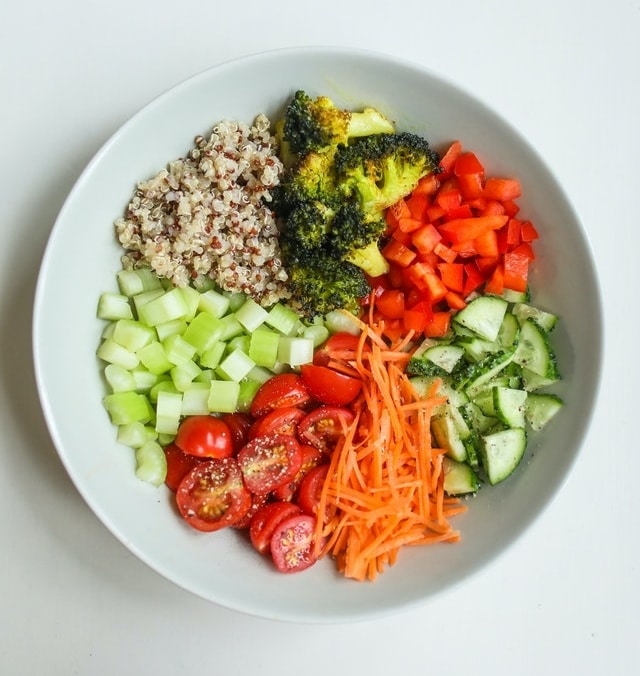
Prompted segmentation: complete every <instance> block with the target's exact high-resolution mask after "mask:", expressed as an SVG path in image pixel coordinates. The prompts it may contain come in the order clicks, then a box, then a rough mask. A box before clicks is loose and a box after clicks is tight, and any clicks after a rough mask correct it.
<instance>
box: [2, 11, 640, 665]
mask: <svg viewBox="0 0 640 676" xmlns="http://www.w3.org/2000/svg"><path fill="white" fill-rule="evenodd" d="M639 35H640V0H610V1H609V2H599V3H595V2H589V3H587V2H585V1H584V0H536V1H535V2H533V1H532V2H528V3H527V2H516V1H514V0H483V1H479V0H450V1H449V2H443V1H440V2H430V1H428V0H413V1H411V0H395V1H394V2H392V3H390V2H379V1H377V0H369V2H362V1H359V2H349V1H348V0H341V1H340V2H338V1H337V0H324V1H323V2H322V3H306V2H293V1H292V0H286V1H284V0H271V1H270V2H258V1H257V0H244V2H227V3H224V4H222V3H219V2H214V0H206V1H205V0H203V1H198V0H180V2H168V1H166V0H155V1H154V2H151V0H110V1H109V2H98V1H97V0H84V1H83V2H77V1H75V0H56V1H55V2H49V0H33V1H29V0H22V1H20V2H12V3H10V4H9V2H8V0H2V3H1V4H0V153H1V154H0V158H1V162H0V198H1V199H0V205H1V211H0V228H1V229H2V239H1V240H0V242H1V244H0V257H1V258H0V294H1V298H0V311H1V313H2V315H1V320H0V416H1V421H0V430H1V435H2V436H1V441H0V453H1V460H0V501H1V502H0V504H1V506H0V537H1V540H0V673H2V674H6V675H7V676H14V675H22V674H37V673H39V674H47V675H55V676H57V675H58V674H61V675H62V674H64V675H72V674H82V675H84V674H92V675H93V674H104V675H111V674H117V673H119V674H155V675H157V676H161V675H164V674H202V673H206V674H223V673H224V674H246V673H250V674H253V673H259V674H263V675H264V676H271V675H275V674H278V675H280V674H294V673H301V674H310V675H314V676H315V675H316V674H317V675H320V674H322V675H324V674H327V673H331V674H336V675H338V676H339V675H341V674H348V673H355V674H396V673H411V672H412V671H413V673H431V674H462V673H474V674H494V675H501V674H518V675H524V674H536V675H537V674H546V673H549V674H561V673H565V674H581V675H582V676H587V675H591V674H593V675H596V674H605V673H617V674H632V673H639V669H640V649H639V648H638V644H637V633H638V630H639V629H640V620H639V619H638V602H639V601H640V571H639V569H638V556H639V555H640V535H639V533H640V527H639V525H638V521H639V517H640V498H639V495H640V491H639V490H638V478H639V477H640V459H639V458H640V448H639V442H638V434H637V431H636V429H635V424H636V422H637V416H638V412H637V392H638V387H637V386H638V377H639V376H640V372H639V369H638V359H637V341H638V320H637V304H638V298H637V292H636V289H637V286H638V285H637V275H638V272H637V269H638V264H637V257H638V241H639V240H638V235H637V232H638V227H639V226H638V208H639V207H638V179H639V178H640V171H639V168H638V157H639V156H640V131H639V129H640V103H639V101H640V98H639V95H638V87H639V85H640V38H639V37H638V36H639ZM301 45H345V46H355V47H363V48H368V49H374V50H378V51H384V52H388V53H391V54H393V55H395V56H399V57H403V58H407V59H410V60H412V61H414V62H417V63H418V64H422V65H424V66H426V67H428V68H429V69H431V70H433V71H434V72H436V73H439V74H441V75H443V76H445V77H446V78H449V79H451V80H453V81H454V82H456V83H458V84H459V85H461V86H462V87H464V88H466V89H467V90H469V91H470V92H471V93H472V94H474V95H476V96H477V97H479V98H480V99H481V100H483V101H484V102H485V103H487V104H488V105H489V106H490V107H492V108H493V109H494V110H496V111H497V112H498V113H499V114H501V115H502V116H504V117H506V118H507V119H508V120H509V121H510V122H511V123H513V124H514V125H515V126H516V127H517V128H519V129H520V131H521V132H522V133H523V134H524V135H525V137H526V138H527V139H528V140H529V142H530V143H532V144H533V145H534V146H535V147H536V148H537V149H538V150H539V152H540V153H541V155H542V156H543V157H544V158H545V160H546V162H547V163H548V165H549V166H550V168H551V169H552V171H553V172H554V173H555V175H556V176H557V178H558V179H559V180H560V182H561V183H562V185H563V186H564V188H565V190H566V191H567V193H568V195H569V197H570V199H571V200H572V202H573V204H574V205H575V208H576V210H577V212H578V214H579V216H580V218H581V220H582V222H583V225H584V228H585V231H586V233H587V235H588V237H589V239H590V241H591V244H592V247H593V251H594V256H595V259H596V262H597V266H598V271H599V275H600V280H601V288H602V295H603V299H604V305H605V312H606V359H605V370H604V378H603V385H602V389H601V393H600V398H599V407H598V410H597V411H596V414H595V418H594V421H593V425H592V428H591V432H590V434H589V437H588V439H587V441H586V443H585V445H584V447H583V449H582V452H581V454H580V456H579V458H578V461H577V463H576V464H575V466H574V469H573V470H572V472H571V474H570V476H569V478H568V480H567V482H566V483H565V485H564V486H563V488H562V490H561V491H560V492H559V494H558V495H557V497H556V498H555V500H554V501H553V503H552V504H551V506H550V507H549V508H548V509H547V511H546V512H545V513H544V514H543V515H542V516H541V517H540V518H539V519H538V520H537V521H536V522H535V524H534V526H533V527H532V528H531V529H530V530H529V531H528V532H527V534H526V536H525V537H524V538H522V539H520V540H519V541H518V542H517V543H516V544H515V545H514V546H513V547H512V548H511V549H510V550H509V551H508V552H507V553H506V554H504V555H503V556H502V557H500V558H499V560H498V561H496V562H495V563H494V564H492V565H491V566H490V567H489V568H487V569H486V570H484V571H482V572H481V573H479V574H478V575H476V576H475V577H473V578H472V579H470V580H469V581H468V582H466V583H464V584H463V585H461V586H459V587H458V588H456V589H454V590H452V591H450V592H447V593H445V594H443V595H441V596H439V597H438V598H436V599H435V600H433V601H431V602H429V603H428V604H427V605H425V606H424V607H422V608H420V609H414V610H411V611H409V612H404V613H401V614H400V615H397V616H395V617H392V618H387V619H384V620H377V621H375V622H364V623H356V624H348V625H338V626H308V625H292V624H282V623H277V622H270V621H265V620H259V619H255V618H252V617H247V616H244V615H240V614H237V613H234V612H230V611H227V610H225V609H223V608H219V607H216V606H214V605H212V604H210V603H207V602H205V601H202V600H200V599H199V598H196V597H194V596H191V595H190V594H188V593H187V592H184V591H182V590H181V589H179V588H178V587H176V586H174V585H173V584H172V583H170V582H167V581H165V580H164V579H163V578H161V577H160V576H158V575H157V574H156V573H155V572H153V571H151V570H150V569H149V568H148V567H147V566H146V565H144V564H143V563H141V562H139V561H138V560H137V559H136V558H134V557H133V556H132V555H131V554H130V553H129V552H128V551H127V550H126V549H125V548H124V547H123V546H122V545H121V544H120V543H119V542H118V541H117V540H116V539H115V538H114V537H113V536H112V535H111V534H110V533H109V532H108V531H107V530H106V529H105V527H104V526H103V525H102V524H101V523H100V522H99V521H98V519H97V518H96V517H95V516H94V515H93V514H92V513H91V511H90V510H89V509H88V507H87V506H86V505H85V503H84V502H83V500H82V499H81V498H80V497H79V495H78V493H77V492H76V490H75V488H74V486H73V485H72V483H71V481H70V480H69V479H68V477H67V475H66V473H65V471H64V469H63V467H62V465H61V463H60V462H59V460H58V457H57V455H56V452H55V449H54V447H53V445H52V443H51V441H50V439H49V436H48V433H47V430H46V427H45V424H44V421H43V417H42V414H41V412H40V408H39V404H38V399H37V394H36V389H35V384H34V376H33V366H32V358H31V347H30V340H31V338H30V335H31V309H32V302H33V293H34V288H35V283H36V278H37V273H38V267H39V263H40V259H41V256H42V253H43V250H44V247H45V244H46V241H47V237H48V235H49V233H50V231H51V228H52V225H53V222H54V220H55V218H56V215H57V212H58V210H59V209H60V207H61V205H62V203H63V201H64V199H65V197H66V195H67V193H68V191H69V190H70V189H71V187H72V185H73V183H74V181H75V180H76V178H77V177H78V175H79V174H80V172H81V171H82V169H83V168H84V165H85V164H86V163H87V162H88V161H89V159H90V158H91V157H92V156H93V154H94V153H95V152H96V151H97V150H98V149H99V148H100V146H101V145H102V144H103V143H104V142H105V141H106V140H107V139H108V138H109V137H110V136H111V134H112V133H113V132H115V131H116V130H117V128H118V127H119V126H120V125H121V124H122V123H123V122H124V121H125V120H126V119H127V118H128V117H129V116H130V115H132V114H133V113H134V112H136V111H137V110H138V109H139V108H140V107H141V106H143V105H144V104H145V103H147V102H148V101H149V100H150V99H151V98H153V97H155V96H156V95H157V94H159V93H161V92H163V91H164V90H165V89H167V88H169V87H171V86H173V85H174V84H176V83H178V82H179V81H181V80H182V79H184V78H186V77H188V76H190V75H192V74H193V73H196V72H198V71H201V70H203V69H205V68H208V67H210V66H213V65H216V64H218V63H220V62H222V61H226V60H228V59H230V58H233V57H238V56H243V55H246V54H251V53H254V52H258V51H263V50H266V49H272V48H277V47H285V46H301ZM75 254H81V249H80V248H79V249H78V251H77V252H70V264H72V261H73V255H75ZM570 263H571V262H570V261H567V264H568V265H570ZM589 304H590V299H589V298H584V299H583V308H584V312H589Z"/></svg>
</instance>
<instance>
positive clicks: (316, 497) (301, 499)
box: [296, 463, 329, 514]
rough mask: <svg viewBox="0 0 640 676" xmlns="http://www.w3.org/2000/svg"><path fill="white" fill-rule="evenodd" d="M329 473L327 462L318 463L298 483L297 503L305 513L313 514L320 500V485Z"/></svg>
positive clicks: (322, 484)
mask: <svg viewBox="0 0 640 676" xmlns="http://www.w3.org/2000/svg"><path fill="white" fill-rule="evenodd" d="M328 473H329V465H328V464H327V463H325V464H323V465H318V466H317V467H314V468H313V469H311V470H310V471H309V472H307V474H306V475H305V477H304V478H303V479H302V483H301V484H300V490H299V491H298V498H297V501H296V502H297V504H298V507H300V509H301V510H302V511H303V512H305V513H306V514H315V513H316V511H317V509H318V503H319V502H320V494H321V492H322V487H323V486H324V482H325V480H326V478H327V474H328Z"/></svg>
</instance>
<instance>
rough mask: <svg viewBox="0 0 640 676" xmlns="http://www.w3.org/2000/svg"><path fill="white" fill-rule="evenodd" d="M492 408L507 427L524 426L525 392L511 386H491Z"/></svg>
mask: <svg viewBox="0 0 640 676" xmlns="http://www.w3.org/2000/svg"><path fill="white" fill-rule="evenodd" d="M492 392H493V408H494V410H495V412H496V415H497V417H498V418H500V420H502V422H503V423H504V424H505V425H507V426H508V427H524V425H525V406H526V402H527V393H526V391H525V390H517V389H514V388H512V387H493V388H492Z"/></svg>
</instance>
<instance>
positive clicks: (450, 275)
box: [438, 263, 464, 291]
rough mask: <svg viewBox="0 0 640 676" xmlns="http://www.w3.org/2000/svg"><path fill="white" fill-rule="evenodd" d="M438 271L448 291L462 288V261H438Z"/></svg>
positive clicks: (461, 289)
mask: <svg viewBox="0 0 640 676" xmlns="http://www.w3.org/2000/svg"><path fill="white" fill-rule="evenodd" d="M438 272H439V273H440V279H441V280H442V283H443V284H444V285H445V286H446V287H447V289H448V290H449V291H463V290H464V265H463V264H462V263H439V264H438Z"/></svg>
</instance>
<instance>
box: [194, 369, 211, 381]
mask: <svg viewBox="0 0 640 676" xmlns="http://www.w3.org/2000/svg"><path fill="white" fill-rule="evenodd" d="M214 379H215V374H214V372H213V369H202V371H200V373H198V375H197V376H196V377H195V378H194V379H193V382H194V383H206V384H207V385H209V383H211V381H212V380H214Z"/></svg>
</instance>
